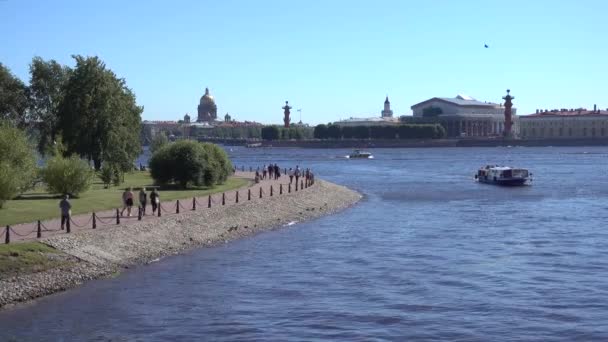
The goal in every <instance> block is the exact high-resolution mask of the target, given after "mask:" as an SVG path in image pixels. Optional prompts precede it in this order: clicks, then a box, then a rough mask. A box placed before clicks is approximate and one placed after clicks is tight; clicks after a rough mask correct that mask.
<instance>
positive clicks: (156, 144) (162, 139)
mask: <svg viewBox="0 0 608 342" xmlns="http://www.w3.org/2000/svg"><path fill="white" fill-rule="evenodd" d="M168 143H169V139H168V138H167V135H166V134H165V133H164V132H160V133H158V134H156V135H155V136H154V137H153V138H152V143H150V152H151V153H154V152H156V151H158V150H160V149H161V147H163V146H165V145H166V144H168Z"/></svg>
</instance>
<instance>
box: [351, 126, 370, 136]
mask: <svg viewBox="0 0 608 342" xmlns="http://www.w3.org/2000/svg"><path fill="white" fill-rule="evenodd" d="M369 137H370V129H369V126H355V127H354V138H357V139H369Z"/></svg>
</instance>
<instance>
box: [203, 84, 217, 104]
mask: <svg viewBox="0 0 608 342" xmlns="http://www.w3.org/2000/svg"><path fill="white" fill-rule="evenodd" d="M209 104H215V99H213V96H211V95H210V94H209V88H205V95H203V96H202V97H201V105H209Z"/></svg>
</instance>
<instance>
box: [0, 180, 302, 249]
mask: <svg viewBox="0 0 608 342" xmlns="http://www.w3.org/2000/svg"><path fill="white" fill-rule="evenodd" d="M235 177H241V178H246V179H250V180H252V181H253V179H254V177H255V172H244V171H237V172H236V173H235ZM303 178H304V177H300V180H299V183H300V184H298V186H297V188H298V191H301V190H306V188H307V186H306V184H304V180H303ZM295 182H296V181H295V178H294V180H293V183H292V184H291V185H290V184H289V176H287V175H285V174H281V176H280V177H279V179H276V180H275V179H272V180H270V179H268V178H266V179H264V180H261V181H260V183H258V184H252V185H248V186H245V187H242V188H239V189H236V190H231V191H229V192H226V193H215V194H212V195H208V196H205V197H195V198H192V197H191V198H185V199H181V200H175V201H163V200H162V192H160V199H161V204H160V207H161V209H162V210H161V216H166V215H175V214H177V213H182V214H183V213H185V212H188V211H193V210H197V211H198V210H205V209H207V208H209V206H210V205H211V207H216V206H221V205H226V206H231V205H235V204H238V203H242V202H246V201H263V200H264V198H267V197H270V196H280V195H281V193H289V192H294V191H296V185H295ZM302 185H304V189H302ZM237 197H238V199H237ZM237 202H238V203H237ZM57 203H58V205H59V201H58V202H57ZM136 204H138V203H137V201H136ZM120 210H122V208H117V209H113V210H104V211H100V212H95V213H88V214H79V215H74V216H72V218H71V223H72V224H71V228H70V231H71V233H75V232H78V231H81V230H89V229H103V228H104V227H108V226H117V225H120V226H126V225H129V224H132V223H135V222H138V221H139V220H142V221H143V220H145V221H151V220H155V219H158V212H157V213H156V214H154V215H152V206H151V205H148V206H147V208H146V215H142V216H141V218H140V217H139V215H138V208H137V206H133V210H132V211H131V215H132V216H130V217H128V216H119V217H118V218H117V212H119V211H120ZM57 214H58V217H57V218H56V219H49V220H44V221H40V224H39V223H38V222H31V223H22V224H16V225H14V226H10V227H5V228H2V229H0V239H1V238H4V242H5V243H8V242H9V241H10V242H17V241H34V240H37V239H39V238H44V237H49V236H52V235H57V234H66V233H67V231H66V230H62V229H61V219H60V217H59V207H57ZM125 215H126V210H125ZM7 230H8V234H7ZM7 235H8V240H7Z"/></svg>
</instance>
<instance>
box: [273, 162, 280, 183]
mask: <svg viewBox="0 0 608 342" xmlns="http://www.w3.org/2000/svg"><path fill="white" fill-rule="evenodd" d="M279 177H281V169H280V168H279V165H277V164H274V179H275V180H276V179H279Z"/></svg>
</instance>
